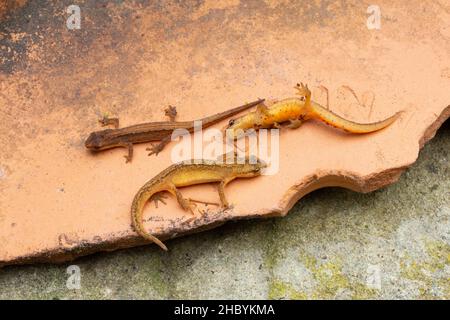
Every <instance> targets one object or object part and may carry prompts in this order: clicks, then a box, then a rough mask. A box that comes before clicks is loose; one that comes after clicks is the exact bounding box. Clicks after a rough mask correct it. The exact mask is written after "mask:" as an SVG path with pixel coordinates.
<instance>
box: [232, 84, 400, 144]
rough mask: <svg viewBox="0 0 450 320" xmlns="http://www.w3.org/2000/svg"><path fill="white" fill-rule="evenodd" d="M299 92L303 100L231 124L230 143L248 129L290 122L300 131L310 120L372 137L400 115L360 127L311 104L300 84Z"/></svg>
mask: <svg viewBox="0 0 450 320" xmlns="http://www.w3.org/2000/svg"><path fill="white" fill-rule="evenodd" d="M296 89H297V90H298V94H299V95H300V96H301V97H300V98H297V97H296V98H288V99H284V100H281V101H279V102H277V103H275V104H273V105H272V106H270V107H267V106H266V105H264V104H260V105H258V106H257V109H256V111H253V112H249V113H247V114H245V115H244V116H242V117H240V118H237V119H232V120H230V122H229V124H228V126H227V128H226V134H227V137H229V138H230V139H238V138H240V137H242V136H243V135H244V134H245V131H246V130H249V129H260V128H279V127H281V125H280V124H281V123H286V122H289V124H288V126H287V127H289V128H292V129H295V128H298V127H299V126H300V125H301V124H302V123H303V122H304V121H307V120H309V119H317V120H320V121H322V122H324V123H326V124H328V125H330V126H332V127H334V128H338V129H341V130H344V131H346V132H350V133H359V134H361V133H369V132H375V131H378V130H381V129H383V128H385V127H387V126H389V125H390V124H392V123H393V122H394V121H395V120H396V119H397V118H398V117H399V115H400V114H401V112H397V113H396V114H394V115H393V116H391V117H389V118H387V119H385V120H382V121H378V122H373V123H357V122H353V121H350V120H347V119H344V118H342V117H341V116H339V115H337V114H335V113H333V112H332V111H330V110H328V109H327V108H325V107H323V106H322V105H320V104H318V103H316V102H314V101H312V100H311V91H310V90H309V89H308V87H307V86H306V85H303V84H298V85H297V87H296Z"/></svg>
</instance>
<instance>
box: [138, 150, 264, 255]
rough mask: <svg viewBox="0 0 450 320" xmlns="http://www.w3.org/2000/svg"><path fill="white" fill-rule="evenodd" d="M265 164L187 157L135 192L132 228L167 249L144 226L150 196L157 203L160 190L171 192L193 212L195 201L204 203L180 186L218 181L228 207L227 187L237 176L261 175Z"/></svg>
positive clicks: (221, 200) (222, 197)
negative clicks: (184, 195) (144, 210)
mask: <svg viewBox="0 0 450 320" xmlns="http://www.w3.org/2000/svg"><path fill="white" fill-rule="evenodd" d="M265 166H266V165H265V164H264V163H263V162H261V161H259V160H257V159H256V160H254V161H249V158H247V159H246V161H245V163H239V162H236V161H234V162H233V163H231V164H228V163H226V162H224V161H220V162H219V161H209V160H188V161H184V162H180V163H177V164H173V165H171V166H170V167H168V168H167V169H165V170H163V171H162V172H161V173H159V174H158V175H157V176H156V177H154V178H153V179H151V180H150V181H148V182H147V183H146V184H145V185H144V186H142V188H141V189H139V191H138V192H137V193H136V195H135V197H134V200H133V203H132V205H131V219H132V223H133V227H134V229H135V230H136V232H137V233H138V234H139V235H141V236H142V237H143V238H145V239H147V240H151V241H153V242H154V243H156V244H157V245H158V246H160V247H161V248H162V249H164V250H167V247H166V246H165V245H164V243H162V242H161V241H160V240H159V239H158V238H156V237H155V236H153V235H152V234H150V233H149V232H147V231H145V229H144V225H143V221H142V216H143V209H144V206H145V204H146V202H147V201H148V200H149V199H150V198H152V200H154V201H155V203H156V202H157V201H158V200H160V199H158V195H157V193H159V192H162V191H168V192H170V193H171V194H173V195H174V196H175V197H176V198H177V201H178V203H179V204H180V206H181V207H182V208H183V209H184V210H189V211H190V212H191V213H192V214H194V211H193V206H195V202H201V203H205V202H204V201H198V200H193V199H187V198H184V197H183V196H182V194H181V192H180V191H179V190H178V188H179V187H185V186H191V185H196V184H202V183H211V182H219V188H218V192H219V196H220V202H221V205H222V207H223V208H227V207H228V206H229V204H228V201H227V199H226V197H225V190H224V188H225V186H226V185H227V184H228V183H229V182H231V181H232V180H234V179H236V178H251V177H256V176H258V175H260V174H261V169H262V168H264V167H265Z"/></svg>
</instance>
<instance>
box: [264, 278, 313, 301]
mask: <svg viewBox="0 0 450 320" xmlns="http://www.w3.org/2000/svg"><path fill="white" fill-rule="evenodd" d="M307 298H308V296H307V295H306V293H303V292H300V291H297V290H295V289H294V287H293V286H292V285H291V284H289V283H287V282H283V281H281V280H278V279H275V280H273V281H272V282H271V283H270V285H269V299H273V300H279V299H292V300H305V299H307Z"/></svg>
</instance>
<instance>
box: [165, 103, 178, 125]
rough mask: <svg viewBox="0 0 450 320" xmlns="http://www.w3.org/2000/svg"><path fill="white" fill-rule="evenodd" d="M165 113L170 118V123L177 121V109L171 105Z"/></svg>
mask: <svg viewBox="0 0 450 320" xmlns="http://www.w3.org/2000/svg"><path fill="white" fill-rule="evenodd" d="M164 113H165V115H166V116H167V117H169V119H170V121H175V117H176V116H177V108H176V107H174V106H172V105H169V106H168V107H167V108H166V109H165V110H164Z"/></svg>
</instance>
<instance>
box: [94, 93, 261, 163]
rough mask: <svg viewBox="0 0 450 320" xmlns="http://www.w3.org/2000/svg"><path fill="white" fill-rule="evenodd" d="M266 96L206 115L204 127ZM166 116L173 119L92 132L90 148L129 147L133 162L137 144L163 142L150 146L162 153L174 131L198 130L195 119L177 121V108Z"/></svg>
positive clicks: (110, 121)
mask: <svg viewBox="0 0 450 320" xmlns="http://www.w3.org/2000/svg"><path fill="white" fill-rule="evenodd" d="M263 101H264V99H259V100H257V101H254V102H250V103H247V104H245V105H242V106H239V107H236V108H233V109H230V110H226V111H224V112H220V113H217V114H214V115H211V116H208V117H205V118H202V119H200V120H199V121H201V122H202V127H203V128H207V127H209V126H211V125H213V124H215V123H217V122H219V121H221V120H223V119H226V118H228V117H230V116H233V115H235V114H237V113H239V112H241V111H243V110H245V109H248V108H251V107H253V106H256V105H258V104H260V103H262V102H263ZM166 115H167V116H169V118H170V121H161V122H148V123H142V124H137V125H133V126H129V127H125V128H116V129H105V130H101V131H95V132H92V133H91V134H90V135H89V137H88V138H87V139H86V142H85V146H86V148H88V149H90V150H92V151H95V152H96V151H101V150H106V149H111V148H116V147H123V148H127V149H128V154H127V155H125V158H126V162H130V161H131V159H132V157H133V144H135V143H143V142H150V141H160V143H158V144H156V145H153V146H152V147H151V148H147V150H148V151H151V152H150V153H149V155H152V154H155V155H158V153H159V152H161V150H162V149H163V148H164V147H165V146H166V145H167V144H168V143H169V142H170V139H171V135H172V132H173V131H174V130H176V129H185V130H188V131H189V132H193V131H194V121H182V122H181V121H175V116H176V109H175V108H174V107H169V108H168V109H166ZM99 121H100V122H101V123H102V124H103V125H108V124H114V125H115V126H116V127H118V124H119V119H117V118H111V119H108V118H104V119H101V120H99Z"/></svg>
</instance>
